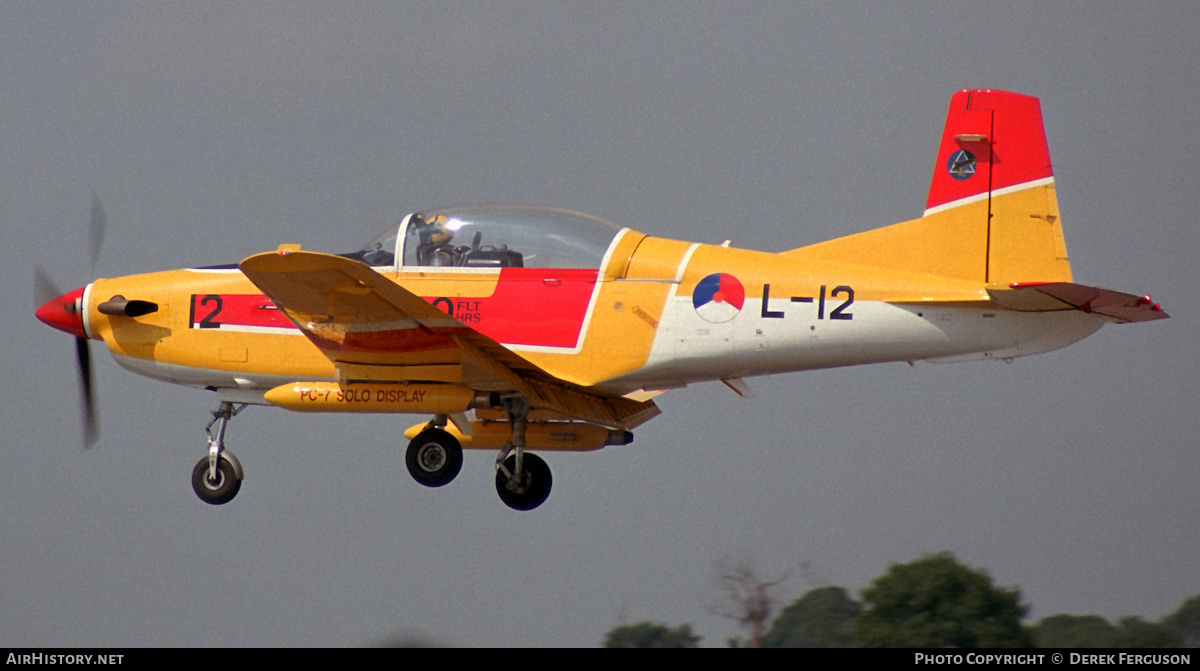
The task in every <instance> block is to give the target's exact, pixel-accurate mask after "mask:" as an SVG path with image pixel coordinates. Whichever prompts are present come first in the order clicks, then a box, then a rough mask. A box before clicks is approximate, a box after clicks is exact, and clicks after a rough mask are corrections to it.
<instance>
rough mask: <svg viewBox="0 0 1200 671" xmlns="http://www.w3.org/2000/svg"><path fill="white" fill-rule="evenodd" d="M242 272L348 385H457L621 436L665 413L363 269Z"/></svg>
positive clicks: (279, 265) (284, 266)
mask: <svg viewBox="0 0 1200 671" xmlns="http://www.w3.org/2000/svg"><path fill="white" fill-rule="evenodd" d="M239 268H240V269H241V271H242V272H243V273H244V274H245V275H246V277H247V278H248V279H249V280H250V281H251V282H253V283H254V284H255V286H257V287H258V288H259V289H260V290H262V292H263V293H264V294H266V295H267V297H268V298H270V299H271V301H272V302H274V303H275V305H276V306H277V307H278V308H279V309H280V311H282V312H283V313H284V314H285V315H287V317H288V319H290V320H291V321H292V322H293V323H294V324H295V325H296V327H297V328H299V329H300V330H301V332H303V333H304V335H305V336H306V337H308V339H309V340H310V341H311V342H312V343H313V344H314V345H316V346H317V348H318V349H320V351H321V352H322V353H323V354H324V355H325V356H327V357H328V358H329V359H330V360H331V361H333V363H334V364H335V365H336V366H337V367H338V369H339V371H340V372H341V375H342V378H343V380H345V381H371V382H408V381H422V382H429V381H433V382H454V383H457V384H463V385H466V386H470V387H472V388H474V389H477V390H480V391H497V392H519V393H521V394H523V395H525V396H526V397H527V398H529V400H530V402H531V404H532V405H533V406H534V407H541V408H546V409H549V410H554V411H556V412H560V413H562V414H564V415H569V416H571V417H575V418H577V419H581V420H584V421H587V422H592V423H595V424H600V425H602V426H607V427H610V428H615V429H625V430H630V429H633V428H634V427H636V426H638V425H640V424H642V423H644V422H646V421H648V420H649V419H651V418H653V417H655V416H656V415H658V413H659V410H658V407H657V406H656V405H655V404H654V403H653V402H652V401H646V402H639V401H633V400H630V399H627V398H621V397H614V396H608V395H604V394H599V393H596V392H595V391H593V390H590V389H588V388H585V387H580V386H578V385H574V384H571V383H568V382H564V381H562V380H559V379H558V378H555V377H554V376H552V375H550V374H549V373H547V372H546V371H544V370H542V369H541V368H539V367H538V366H536V365H534V364H532V363H530V362H529V361H527V360H525V359H524V358H522V357H521V356H519V355H518V354H516V353H514V352H512V351H511V350H509V349H508V348H506V347H505V346H504V345H502V344H500V343H498V342H496V341H495V340H492V339H491V338H489V337H487V336H486V335H484V334H482V333H480V332H478V331H476V330H475V329H473V328H471V327H469V326H467V325H466V324H463V323H462V322H460V321H458V320H457V319H454V318H453V317H451V316H449V315H447V314H446V313H445V312H442V311H441V310H439V309H438V308H435V307H434V306H433V305H431V304H429V303H428V302H426V301H425V300H424V299H423V298H421V297H420V296H417V295H416V294H414V293H412V292H411V291H408V290H407V289H405V288H404V287H402V286H400V285H399V284H397V283H396V282H394V281H392V280H390V279H388V278H387V277H385V276H383V275H381V274H379V273H377V272H375V271H374V270H372V269H371V268H370V267H369V266H367V265H366V264H364V263H361V262H359V261H355V260H353V259H347V258H344V257H340V256H334V255H332V254H321V253H316V252H302V251H288V250H283V251H280V252H267V253H264V254H257V255H255V256H251V257H249V258H247V259H245V260H243V261H242V262H241V263H240V264H239Z"/></svg>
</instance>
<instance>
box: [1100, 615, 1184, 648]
mask: <svg viewBox="0 0 1200 671" xmlns="http://www.w3.org/2000/svg"><path fill="white" fill-rule="evenodd" d="M1181 638H1182V637H1181V636H1180V635H1179V634H1178V633H1177V632H1176V631H1175V630H1174V629H1172V628H1170V627H1168V626H1167V625H1165V624H1161V623H1158V622H1146V621H1145V620H1143V619H1142V618H1140V617H1123V618H1121V619H1120V620H1118V621H1117V646H1116V647H1118V648H1178V647H1179V645H1180V640H1181Z"/></svg>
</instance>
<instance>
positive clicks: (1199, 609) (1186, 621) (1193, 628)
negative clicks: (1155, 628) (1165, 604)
mask: <svg viewBox="0 0 1200 671" xmlns="http://www.w3.org/2000/svg"><path fill="white" fill-rule="evenodd" d="M1163 624H1164V625H1166V626H1168V627H1170V628H1171V629H1173V630H1174V631H1175V632H1176V633H1178V634H1179V638H1180V645H1182V646H1183V647H1185V648H1200V594H1198V595H1196V596H1194V597H1192V598H1190V599H1188V600H1187V601H1184V602H1183V604H1182V605H1181V606H1179V609H1178V610H1176V611H1175V612H1174V613H1171V614H1170V615H1168V616H1167V617H1166V618H1164V619H1163Z"/></svg>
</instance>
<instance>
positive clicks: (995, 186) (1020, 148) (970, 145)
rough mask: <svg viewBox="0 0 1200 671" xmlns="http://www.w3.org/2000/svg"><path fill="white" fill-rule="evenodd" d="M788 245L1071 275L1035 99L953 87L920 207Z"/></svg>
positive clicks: (965, 273) (1001, 273)
mask: <svg viewBox="0 0 1200 671" xmlns="http://www.w3.org/2000/svg"><path fill="white" fill-rule="evenodd" d="M790 253H793V254H796V255H808V254H822V255H834V256H836V257H837V258H839V259H841V260H843V261H847V262H852V263H861V264H864V265H871V266H875V267H879V268H884V269H892V270H899V271H908V272H912V273H920V274H925V275H935V276H940V277H946V278H952V279H960V280H969V281H972V282H983V283H993V284H995V283H1005V284H1007V283H1011V282H1070V281H1071V267H1070V263H1069V262H1068V260H1067V252H1066V245H1065V243H1064V241H1063V235H1062V226H1061V225H1060V224H1059V219H1058V199H1057V197H1056V196H1055V192H1054V172H1053V170H1052V168H1051V165H1050V153H1049V151H1048V149H1047V147H1046V132H1045V129H1044V127H1043V125H1042V111H1041V104H1040V103H1039V102H1038V99H1037V98H1033V97H1030V96H1025V95H1021V94H1018V93H1008V92H1006V91H992V90H983V89H976V90H963V91H959V92H957V93H955V94H954V97H953V98H951V100H950V111H949V113H948V115H947V117H946V126H945V129H944V130H943V132H942V140H941V144H940V145H939V147H938V153H937V159H936V162H935V163H934V171H933V182H932V184H931V185H930V188H929V198H928V200H927V201H926V203H925V216H924V217H922V218H920V219H914V220H913V221H908V222H904V223H901V224H896V225H894V226H888V227H885V228H879V229H875V230H872V231H866V232H865V233H859V234H857V235H851V236H848V237H845V238H839V239H837V240H830V241H829V242H823V243H820V244H817V245H812V246H810V247H805V248H803V249H802V250H793V251H792V252H790Z"/></svg>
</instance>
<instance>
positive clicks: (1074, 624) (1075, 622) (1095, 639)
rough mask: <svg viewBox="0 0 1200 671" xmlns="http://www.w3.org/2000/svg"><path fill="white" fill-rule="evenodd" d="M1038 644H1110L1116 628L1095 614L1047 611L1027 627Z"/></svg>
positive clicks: (1088, 645) (1063, 646)
mask: <svg viewBox="0 0 1200 671" xmlns="http://www.w3.org/2000/svg"><path fill="white" fill-rule="evenodd" d="M1030 634H1031V635H1032V636H1033V641H1034V644H1035V645H1037V647H1039V648H1112V647H1116V644H1117V628H1116V627H1114V626H1112V625H1111V624H1109V622H1108V620H1105V619H1104V618H1102V617H1100V616H1099V615H1065V614H1058V615H1051V616H1050V617H1044V618H1042V619H1041V620H1040V621H1038V623H1037V624H1036V625H1034V626H1033V627H1032V628H1031V629H1030Z"/></svg>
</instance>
